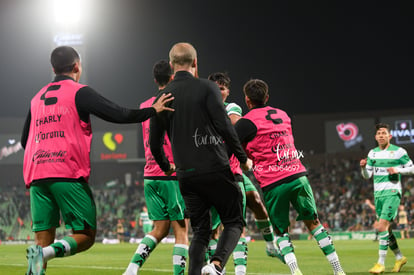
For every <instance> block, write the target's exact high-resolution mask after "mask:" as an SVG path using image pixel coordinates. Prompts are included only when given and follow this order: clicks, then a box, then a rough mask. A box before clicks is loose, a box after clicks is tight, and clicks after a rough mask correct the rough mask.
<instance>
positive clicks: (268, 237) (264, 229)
mask: <svg viewBox="0 0 414 275" xmlns="http://www.w3.org/2000/svg"><path fill="white" fill-rule="evenodd" d="M255 222H256V225H257V228H259V230H260V232H261V233H262V235H263V239H264V240H265V241H266V242H272V241H273V240H274V239H275V236H274V235H273V227H272V224H271V223H270V220H269V219H266V220H255Z"/></svg>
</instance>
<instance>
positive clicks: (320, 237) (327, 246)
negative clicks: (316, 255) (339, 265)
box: [311, 225, 335, 256]
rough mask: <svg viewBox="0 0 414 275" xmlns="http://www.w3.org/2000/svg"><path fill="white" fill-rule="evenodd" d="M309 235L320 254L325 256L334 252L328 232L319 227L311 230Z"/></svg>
mask: <svg viewBox="0 0 414 275" xmlns="http://www.w3.org/2000/svg"><path fill="white" fill-rule="evenodd" d="M311 234H312V235H313V237H314V238H315V240H316V241H317V242H318V244H319V247H320V248H321V249H322V252H323V254H324V255H325V256H327V255H329V254H332V253H334V252H335V247H334V245H333V242H332V240H331V237H330V236H329V234H328V231H326V229H325V228H324V227H323V226H322V225H319V226H318V227H317V228H315V229H314V230H312V232H311Z"/></svg>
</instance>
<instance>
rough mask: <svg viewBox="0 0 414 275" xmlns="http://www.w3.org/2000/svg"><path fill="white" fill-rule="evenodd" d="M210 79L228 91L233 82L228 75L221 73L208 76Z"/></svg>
mask: <svg viewBox="0 0 414 275" xmlns="http://www.w3.org/2000/svg"><path fill="white" fill-rule="evenodd" d="M208 79H209V80H211V81H214V82H216V83H218V84H220V85H223V86H225V87H227V89H228V88H230V83H231V80H230V77H229V75H228V73H221V72H217V73H212V74H210V75H209V76H208Z"/></svg>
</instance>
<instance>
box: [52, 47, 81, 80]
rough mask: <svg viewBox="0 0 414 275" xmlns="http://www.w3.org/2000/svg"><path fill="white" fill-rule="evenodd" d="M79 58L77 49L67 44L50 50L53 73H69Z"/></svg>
mask: <svg viewBox="0 0 414 275" xmlns="http://www.w3.org/2000/svg"><path fill="white" fill-rule="evenodd" d="M79 60H80V57H79V54H78V53H77V51H76V50H75V49H74V48H72V47H69V46H60V47H57V48H56V49H54V50H53V51H52V54H51V55H50V63H51V64H52V67H53V70H54V71H55V74H63V73H69V72H71V71H72V69H73V66H75V63H76V62H77V61H79Z"/></svg>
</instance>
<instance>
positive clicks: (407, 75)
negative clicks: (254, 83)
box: [0, 0, 414, 117]
mask: <svg viewBox="0 0 414 275" xmlns="http://www.w3.org/2000/svg"><path fill="white" fill-rule="evenodd" d="M82 2H84V3H87V7H86V8H85V9H84V10H82V14H81V22H80V24H79V25H80V26H81V27H80V29H81V30H82V32H83V35H84V46H83V47H84V50H85V54H84V56H83V65H84V69H85V71H86V74H85V76H86V83H85V82H83V81H82V79H81V82H83V83H84V84H88V85H90V86H91V87H92V88H94V89H96V90H97V91H98V92H99V93H101V94H102V95H104V96H105V97H107V98H109V99H111V100H113V101H114V102H116V103H118V104H120V105H123V106H126V107H131V108H133V107H136V106H138V104H139V103H140V102H142V101H144V100H145V99H147V98H148V97H150V96H152V95H153V94H154V93H155V91H156V86H155V85H154V83H153V81H152V72H151V70H152V65H153V63H154V62H156V61H157V60H159V59H162V58H168V51H169V49H170V48H171V46H172V45H173V44H175V43H176V42H181V41H186V42H190V43H192V44H193V45H194V46H195V47H196V49H197V51H198V60H199V74H200V76H201V77H207V76H208V74H209V73H211V72H214V71H227V72H228V73H229V74H230V77H231V78H232V88H231V92H232V94H231V96H230V98H229V101H235V102H237V103H239V104H240V105H241V106H242V107H243V108H244V109H245V105H244V102H243V97H242V86H243V84H244V83H245V82H246V81H247V80H249V79H250V78H261V79H263V80H265V81H266V82H267V83H268V84H269V86H270V97H271V98H270V105H272V106H274V107H279V108H281V109H284V110H286V111H287V112H288V113H290V114H293V115H294V114H306V113H332V112H351V111H373V112H378V111H380V110H381V109H397V108H412V106H413V103H412V100H411V99H412V98H413V96H412V88H413V64H414V62H413V61H414V60H413V48H414V47H413V43H412V42H413V29H414V28H413V27H414V20H413V14H412V9H411V8H410V6H409V3H410V1H404V2H399V1H392V2H387V3H386V5H384V6H381V5H382V4H380V3H379V2H369V3H368V2H364V3H363V4H361V2H363V1H359V2H355V3H354V4H350V3H349V2H346V4H344V5H342V4H341V3H339V2H338V3H337V2H336V1H330V2H324V4H320V5H319V4H317V1H306V2H303V3H302V2H293V1H283V4H282V1H225V0H222V1H216V0H213V1H191V0H176V1H160V0H158V1H157V0H154V1H137V0H121V1H110V0H84V1H82ZM279 2H280V4H279ZM50 3H51V1H50V0H32V1H29V0H27V1H24V0H14V1H13V0H2V1H1V2H0V62H1V68H0V83H1V95H2V97H1V98H2V100H1V102H2V104H1V108H0V117H25V116H26V113H27V110H28V106H29V101H30V99H31V97H32V96H33V95H34V94H35V93H36V92H37V91H38V90H39V89H40V88H41V87H42V86H44V85H45V84H47V83H48V82H49V81H50V80H51V76H52V74H51V67H50V65H49V55H50V52H51V50H52V48H53V47H54V46H53V42H52V39H53V30H55V29H56V25H55V23H54V17H53V14H52V11H51V10H52V9H51V7H50V6H51V4H50ZM305 3H306V4H305ZM326 3H329V5H326ZM409 99H410V100H409Z"/></svg>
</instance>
